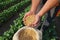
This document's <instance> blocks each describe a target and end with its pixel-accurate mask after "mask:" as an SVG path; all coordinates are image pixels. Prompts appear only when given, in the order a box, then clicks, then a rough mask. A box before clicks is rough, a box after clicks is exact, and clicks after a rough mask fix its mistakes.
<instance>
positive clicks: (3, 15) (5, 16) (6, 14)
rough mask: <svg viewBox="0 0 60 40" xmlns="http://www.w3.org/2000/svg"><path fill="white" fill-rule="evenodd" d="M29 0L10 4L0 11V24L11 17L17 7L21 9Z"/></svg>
mask: <svg viewBox="0 0 60 40" xmlns="http://www.w3.org/2000/svg"><path fill="white" fill-rule="evenodd" d="M29 2H30V0H24V1H21V2H20V3H18V4H16V5H14V6H11V7H10V8H8V9H7V10H3V12H2V13H0V25H1V24H2V23H4V22H5V21H7V20H8V19H9V18H11V17H12V16H13V15H14V14H15V13H16V12H17V11H18V10H19V9H21V8H22V7H23V6H24V5H27V4H28V3H29Z"/></svg>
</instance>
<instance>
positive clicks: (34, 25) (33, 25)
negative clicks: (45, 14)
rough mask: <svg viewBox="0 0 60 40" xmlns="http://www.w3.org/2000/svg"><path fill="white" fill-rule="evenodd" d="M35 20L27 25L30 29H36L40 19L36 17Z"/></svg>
mask: <svg viewBox="0 0 60 40" xmlns="http://www.w3.org/2000/svg"><path fill="white" fill-rule="evenodd" d="M35 19H36V20H35V21H34V22H33V23H32V24H31V25H29V26H30V27H37V26H38V25H40V17H39V15H36V16H35Z"/></svg>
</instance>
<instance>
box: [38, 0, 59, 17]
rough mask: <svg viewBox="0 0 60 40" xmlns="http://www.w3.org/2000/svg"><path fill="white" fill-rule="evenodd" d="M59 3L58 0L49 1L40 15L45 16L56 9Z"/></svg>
mask: <svg viewBox="0 0 60 40" xmlns="http://www.w3.org/2000/svg"><path fill="white" fill-rule="evenodd" d="M57 3H58V0H47V2H46V3H45V5H44V6H43V7H42V9H41V10H40V12H39V13H38V15H39V16H43V15H44V14H45V13H46V12H47V11H49V10H50V9H51V8H53V7H55V6H56V4H57Z"/></svg>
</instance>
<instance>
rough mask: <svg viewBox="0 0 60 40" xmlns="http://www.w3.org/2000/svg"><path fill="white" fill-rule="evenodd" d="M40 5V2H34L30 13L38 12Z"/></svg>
mask: <svg viewBox="0 0 60 40" xmlns="http://www.w3.org/2000/svg"><path fill="white" fill-rule="evenodd" d="M39 3H40V0H32V5H31V10H30V11H33V12H36V10H37V7H38V5H39Z"/></svg>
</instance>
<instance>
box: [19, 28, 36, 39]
mask: <svg viewBox="0 0 60 40" xmlns="http://www.w3.org/2000/svg"><path fill="white" fill-rule="evenodd" d="M19 40H37V38H36V32H35V31H34V30H31V29H23V30H21V31H20V32H19Z"/></svg>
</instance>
